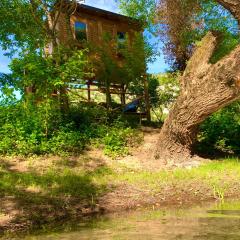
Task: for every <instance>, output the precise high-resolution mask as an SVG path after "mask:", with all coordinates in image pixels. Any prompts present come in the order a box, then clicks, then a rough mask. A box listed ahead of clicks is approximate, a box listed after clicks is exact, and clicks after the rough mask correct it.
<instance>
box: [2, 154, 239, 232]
mask: <svg viewBox="0 0 240 240" xmlns="http://www.w3.org/2000/svg"><path fill="white" fill-rule="evenodd" d="M29 161H30V162H29V166H30V168H29V170H27V171H26V170H25V171H19V170H13V169H12V168H11V166H12V160H11V159H9V160H0V200H1V202H2V203H4V201H5V198H8V197H9V196H11V197H12V198H11V199H14V200H13V201H14V203H15V206H19V207H18V208H20V209H21V211H20V213H19V214H18V215H17V216H16V218H15V220H14V221H15V222H16V223H20V224H21V223H25V222H28V223H31V224H30V225H29V226H28V228H29V229H32V230H34V229H36V228H37V229H38V230H39V229H41V228H44V227H45V226H46V225H47V226H50V227H54V226H53V225H54V224H56V222H59V221H60V222H61V221H64V222H65V221H71V220H72V219H76V218H77V217H79V216H80V215H81V214H82V209H83V208H87V209H88V208H93V209H94V208H95V207H96V206H97V204H98V200H99V198H100V197H101V196H104V195H105V194H107V193H108V192H109V191H114V189H115V188H118V186H123V185H124V186H125V185H127V186H128V189H131V188H133V189H139V191H140V194H141V191H143V192H148V193H149V194H150V195H151V196H155V197H159V198H161V197H162V196H164V197H166V200H168V197H169V198H172V197H174V198H176V199H177V198H181V196H184V197H187V198H189V199H191V198H193V197H195V199H197V200H198V201H201V199H202V200H207V199H209V198H215V199H219V200H224V198H225V197H228V196H233V195H236V196H239V195H240V191H239V189H240V188H239V186H240V161H239V160H238V159H225V160H222V161H213V162H209V163H206V164H204V165H202V166H200V167H198V168H193V169H176V170H159V171H155V172H153V171H147V170H139V169H138V170H137V169H133V168H129V167H128V166H126V165H123V164H122V163H119V162H118V161H116V160H111V164H102V163H101V164H99V161H100V160H99V159H94V161H95V164H99V165H95V167H90V168H89V167H87V166H89V163H90V162H93V159H88V158H86V157H85V158H83V159H81V158H79V159H75V163H74V164H73V163H72V162H71V161H70V160H68V159H66V158H64V159H58V160H56V161H53V162H52V163H51V164H50V163H48V161H47V159H46V160H45V161H46V163H45V164H43V166H42V165H41V167H39V166H40V165H38V164H39V161H40V160H39V159H36V160H34V161H33V160H32V158H30V160H29ZM41 161H44V160H41ZM127 191H129V190H127ZM183 193H185V194H187V195H182V194H183ZM124 194H128V192H125V193H124ZM129 195H131V193H129ZM150 195H149V196H150ZM147 196H148V195H146V196H143V197H145V198H146V197H147ZM113 197H114V195H113ZM115 197H117V196H115ZM112 200H113V201H114V199H112ZM2 206H4V204H3V205H2ZM0 213H1V214H4V213H5V209H4V207H0ZM1 214H0V217H1Z"/></svg>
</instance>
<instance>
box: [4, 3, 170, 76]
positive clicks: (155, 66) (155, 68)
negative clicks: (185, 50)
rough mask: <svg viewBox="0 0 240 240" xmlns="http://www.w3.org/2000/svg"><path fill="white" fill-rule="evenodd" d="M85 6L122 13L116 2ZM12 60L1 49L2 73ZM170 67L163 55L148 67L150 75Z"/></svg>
mask: <svg viewBox="0 0 240 240" xmlns="http://www.w3.org/2000/svg"><path fill="white" fill-rule="evenodd" d="M85 4H87V5H91V6H93V7H98V8H101V9H105V10H108V11H112V12H118V13H119V12H120V11H119V9H118V6H117V3H116V2H115V0H86V1H85ZM156 41H158V39H156V38H152V39H151V42H156ZM10 61H11V59H9V58H8V57H6V56H4V51H2V49H0V72H3V73H8V72H9V67H8V65H9V63H10ZM167 68H168V66H167V65H166V64H165V62H164V59H163V55H162V54H160V56H159V57H157V59H156V61H155V62H154V63H151V64H149V65H148V72H149V73H159V72H164V71H165V70H166V69H167Z"/></svg>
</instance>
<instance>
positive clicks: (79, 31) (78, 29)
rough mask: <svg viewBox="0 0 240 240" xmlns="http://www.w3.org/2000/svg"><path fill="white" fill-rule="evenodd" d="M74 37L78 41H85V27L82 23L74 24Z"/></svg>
mask: <svg viewBox="0 0 240 240" xmlns="http://www.w3.org/2000/svg"><path fill="white" fill-rule="evenodd" d="M75 36H76V39H77V40H79V41H82V40H87V25H86V23H83V22H75Z"/></svg>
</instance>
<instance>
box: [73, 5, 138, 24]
mask: <svg viewBox="0 0 240 240" xmlns="http://www.w3.org/2000/svg"><path fill="white" fill-rule="evenodd" d="M77 12H78V13H79V14H80V13H81V12H84V13H87V14H90V15H94V16H99V17H104V18H105V19H109V20H114V21H120V22H126V23H130V24H133V25H136V26H138V27H142V23H141V21H139V20H137V19H135V18H131V17H128V16H124V15H121V14H118V13H114V12H110V11H107V10H103V9H100V8H96V7H92V6H89V5H86V4H81V3H79V4H78V7H77Z"/></svg>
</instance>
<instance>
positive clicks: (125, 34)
mask: <svg viewBox="0 0 240 240" xmlns="http://www.w3.org/2000/svg"><path fill="white" fill-rule="evenodd" d="M142 32H143V28H142V24H141V22H140V21H138V20H136V19H133V18H130V17H127V16H124V15H120V14H117V13H113V12H109V11H106V10H103V9H99V8H95V7H91V6H88V5H85V4H77V5H76V8H75V9H74V11H73V13H72V14H71V17H70V29H69V24H67V23H66V17H65V15H64V11H63V12H62V13H61V14H60V17H59V20H58V33H59V42H60V43H61V44H62V45H67V44H68V41H69V34H72V35H73V36H71V37H73V39H74V41H75V42H79V43H80V42H82V41H87V42H89V43H91V44H93V45H96V46H101V44H102V43H103V41H104V36H105V35H106V34H107V35H108V36H110V37H111V38H112V39H113V42H112V44H113V45H114V44H115V46H117V47H120V48H121V45H123V44H126V41H128V42H127V44H131V43H132V42H133V41H134V37H135V36H136V33H141V34H142ZM110 48H112V46H110ZM116 61H118V62H121V61H124V60H123V59H122V58H121V56H118V55H117V54H116ZM143 76H145V70H143ZM97 79H98V76H97V75H96V76H95V78H94V79H86V87H85V90H87V91H88V101H91V91H93V89H91V87H92V86H93V85H95V86H96V85H97V84H98V83H97V81H98V80H97ZM144 86H145V94H144V95H145V96H143V99H144V100H145V103H146V104H145V105H146V116H147V118H148V119H150V106H149V96H148V89H147V81H146V79H145V82H144ZM110 87H111V94H120V95H121V102H122V104H126V102H125V95H126V93H127V92H126V89H124V85H123V84H119V83H116V82H115V81H114V79H112V82H111V86H110ZM98 88H99V85H98ZM95 89H96V88H95Z"/></svg>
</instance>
